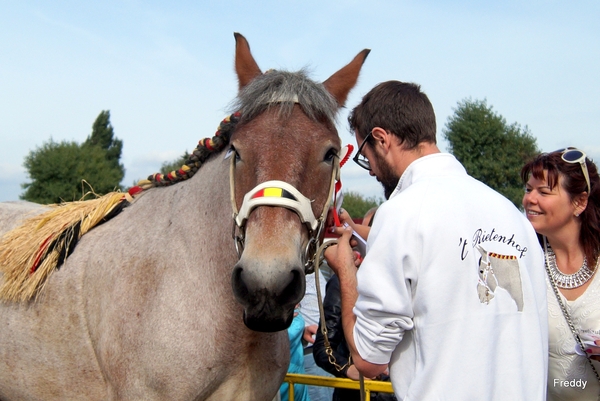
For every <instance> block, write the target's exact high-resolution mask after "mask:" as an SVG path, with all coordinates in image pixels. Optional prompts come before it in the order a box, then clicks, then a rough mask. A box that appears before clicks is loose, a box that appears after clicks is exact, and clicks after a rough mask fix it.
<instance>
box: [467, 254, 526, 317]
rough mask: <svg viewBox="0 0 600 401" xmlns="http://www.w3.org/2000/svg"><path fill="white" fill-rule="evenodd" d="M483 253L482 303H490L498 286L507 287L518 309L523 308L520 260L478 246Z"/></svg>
mask: <svg viewBox="0 0 600 401" xmlns="http://www.w3.org/2000/svg"><path fill="white" fill-rule="evenodd" d="M477 250H478V251H479V253H481V259H480V262H479V283H478V284H477V295H479V300H480V301H481V303H485V304H489V303H490V301H491V300H492V298H494V292H495V291H496V288H497V287H500V288H503V289H505V290H506V291H507V292H508V293H509V295H510V296H511V298H512V299H513V300H514V301H515V303H516V304H517V310H518V311H522V310H523V287H522V285H521V275H520V274H519V261H518V260H517V257H516V256H513V255H499V254H497V253H493V252H487V251H486V250H485V249H483V248H482V247H481V246H479V245H478V246H477Z"/></svg>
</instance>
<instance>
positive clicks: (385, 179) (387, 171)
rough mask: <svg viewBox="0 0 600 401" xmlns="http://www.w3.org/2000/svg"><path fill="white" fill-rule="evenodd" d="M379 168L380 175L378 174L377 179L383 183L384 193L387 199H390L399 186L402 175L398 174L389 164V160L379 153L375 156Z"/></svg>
mask: <svg viewBox="0 0 600 401" xmlns="http://www.w3.org/2000/svg"><path fill="white" fill-rule="evenodd" d="M375 159H376V163H377V169H378V170H379V175H378V176H377V181H379V182H380V183H381V186H382V187H383V194H384V196H385V199H390V195H392V192H394V189H396V187H397V186H398V181H400V177H398V176H396V174H395V173H394V171H393V170H392V167H391V166H390V165H389V164H388V162H387V161H386V160H385V159H384V158H383V157H379V155H376V156H375Z"/></svg>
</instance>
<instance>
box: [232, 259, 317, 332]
mask: <svg viewBox="0 0 600 401" xmlns="http://www.w3.org/2000/svg"><path fill="white" fill-rule="evenodd" d="M259 263H260V262H258V261H246V262H245V261H244V258H242V259H241V260H240V261H239V262H238V263H237V264H236V265H235V267H234V269H233V274H232V276H231V282H232V287H233V293H234V295H235V298H236V300H237V301H238V302H239V303H240V304H241V305H242V306H243V308H244V323H245V324H246V326H247V327H248V328H249V329H251V330H254V331H262V332H274V331H280V330H285V329H287V328H288V327H289V326H290V324H291V323H292V319H293V317H294V308H295V307H296V305H297V304H298V303H299V302H300V300H302V297H303V296H304V291H305V288H306V281H305V279H304V270H303V266H301V265H298V266H293V265H290V264H289V263H286V262H284V261H282V260H277V259H275V260H271V261H269V263H265V264H264V265H259Z"/></svg>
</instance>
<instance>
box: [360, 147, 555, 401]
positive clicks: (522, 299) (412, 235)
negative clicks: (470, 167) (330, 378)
mask: <svg viewBox="0 0 600 401" xmlns="http://www.w3.org/2000/svg"><path fill="white" fill-rule="evenodd" d="M488 262H489V263H488ZM358 292H359V297H358V300H357V302H356V305H355V308H354V313H355V315H356V316H357V320H356V325H355V328H354V339H355V342H356V346H357V349H358V352H359V353H360V355H361V357H362V358H363V359H365V360H367V361H369V362H371V363H377V364H385V363H389V365H390V375H391V378H392V384H393V386H394V391H395V392H396V395H397V397H398V398H399V399H403V400H419V401H423V400H543V399H544V398H545V393H546V380H547V366H548V320H547V306H546V284H545V272H544V269H543V254H542V252H541V248H540V246H539V243H538V241H537V237H536V235H535V232H534V230H533V228H532V227H531V224H530V223H529V222H528V221H527V219H526V218H525V217H524V216H523V215H522V214H521V213H520V212H519V211H518V209H517V208H515V207H514V205H512V203H511V202H510V201H508V200H507V199H506V198H504V197H503V196H501V195H499V194H498V193H496V192H495V191H493V190H492V189H490V188H489V187H487V186H486V185H484V184H482V183H481V182H479V181H477V180H475V179H473V178H472V177H470V176H468V175H467V173H466V171H465V169H464V168H463V166H462V165H461V164H460V163H459V162H458V161H457V160H456V159H455V158H454V157H453V156H452V155H450V154H443V153H439V154H434V155H430V156H426V157H422V158H420V159H418V160H416V161H415V162H413V163H412V164H411V165H410V166H409V167H408V168H407V170H406V171H405V172H404V174H403V175H402V177H401V179H400V181H399V183H398V187H397V188H396V189H395V191H394V193H393V194H392V195H391V196H390V199H389V200H388V201H387V202H385V203H384V204H382V205H381V206H380V208H379V210H378V211H377V214H376V216H375V220H374V225H373V227H372V230H371V232H370V234H369V238H368V248H367V255H366V258H365V259H364V261H363V263H362V266H361V268H360V269H359V271H358Z"/></svg>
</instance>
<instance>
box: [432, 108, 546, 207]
mask: <svg viewBox="0 0 600 401" xmlns="http://www.w3.org/2000/svg"><path fill="white" fill-rule="evenodd" d="M443 132H444V138H445V139H446V140H447V141H448V143H449V149H448V150H449V152H450V153H452V154H453V155H454V156H455V157H456V158H457V159H458V160H459V161H460V162H461V163H462V164H463V165H464V166H465V169H466V170H467V172H468V173H469V174H470V175H471V176H473V177H475V178H476V179H478V180H480V181H482V182H484V183H485V184H487V185H488V186H490V187H491V188H493V189H495V190H496V191H498V192H500V193H501V194H502V195H504V196H505V197H507V198H508V199H510V200H511V201H512V202H513V203H514V204H515V205H516V206H517V207H521V199H522V198H523V183H522V181H521V177H520V172H521V168H522V167H523V165H524V164H525V163H526V162H528V161H529V160H530V159H531V158H532V157H533V156H535V155H536V154H538V153H540V150H539V149H538V147H537V143H536V139H535V138H534V137H533V136H532V135H531V132H530V131H529V129H528V128H527V126H525V127H523V128H522V127H521V126H520V125H519V124H517V123H513V124H510V125H509V124H507V123H506V120H505V119H504V117H502V116H501V115H499V114H497V113H495V112H494V110H493V108H492V106H488V105H487V102H486V100H483V101H481V100H471V99H465V100H463V101H461V102H459V103H458V106H457V108H456V109H455V110H454V115H453V116H450V117H449V118H448V122H447V123H446V128H445V129H444V131H443Z"/></svg>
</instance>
